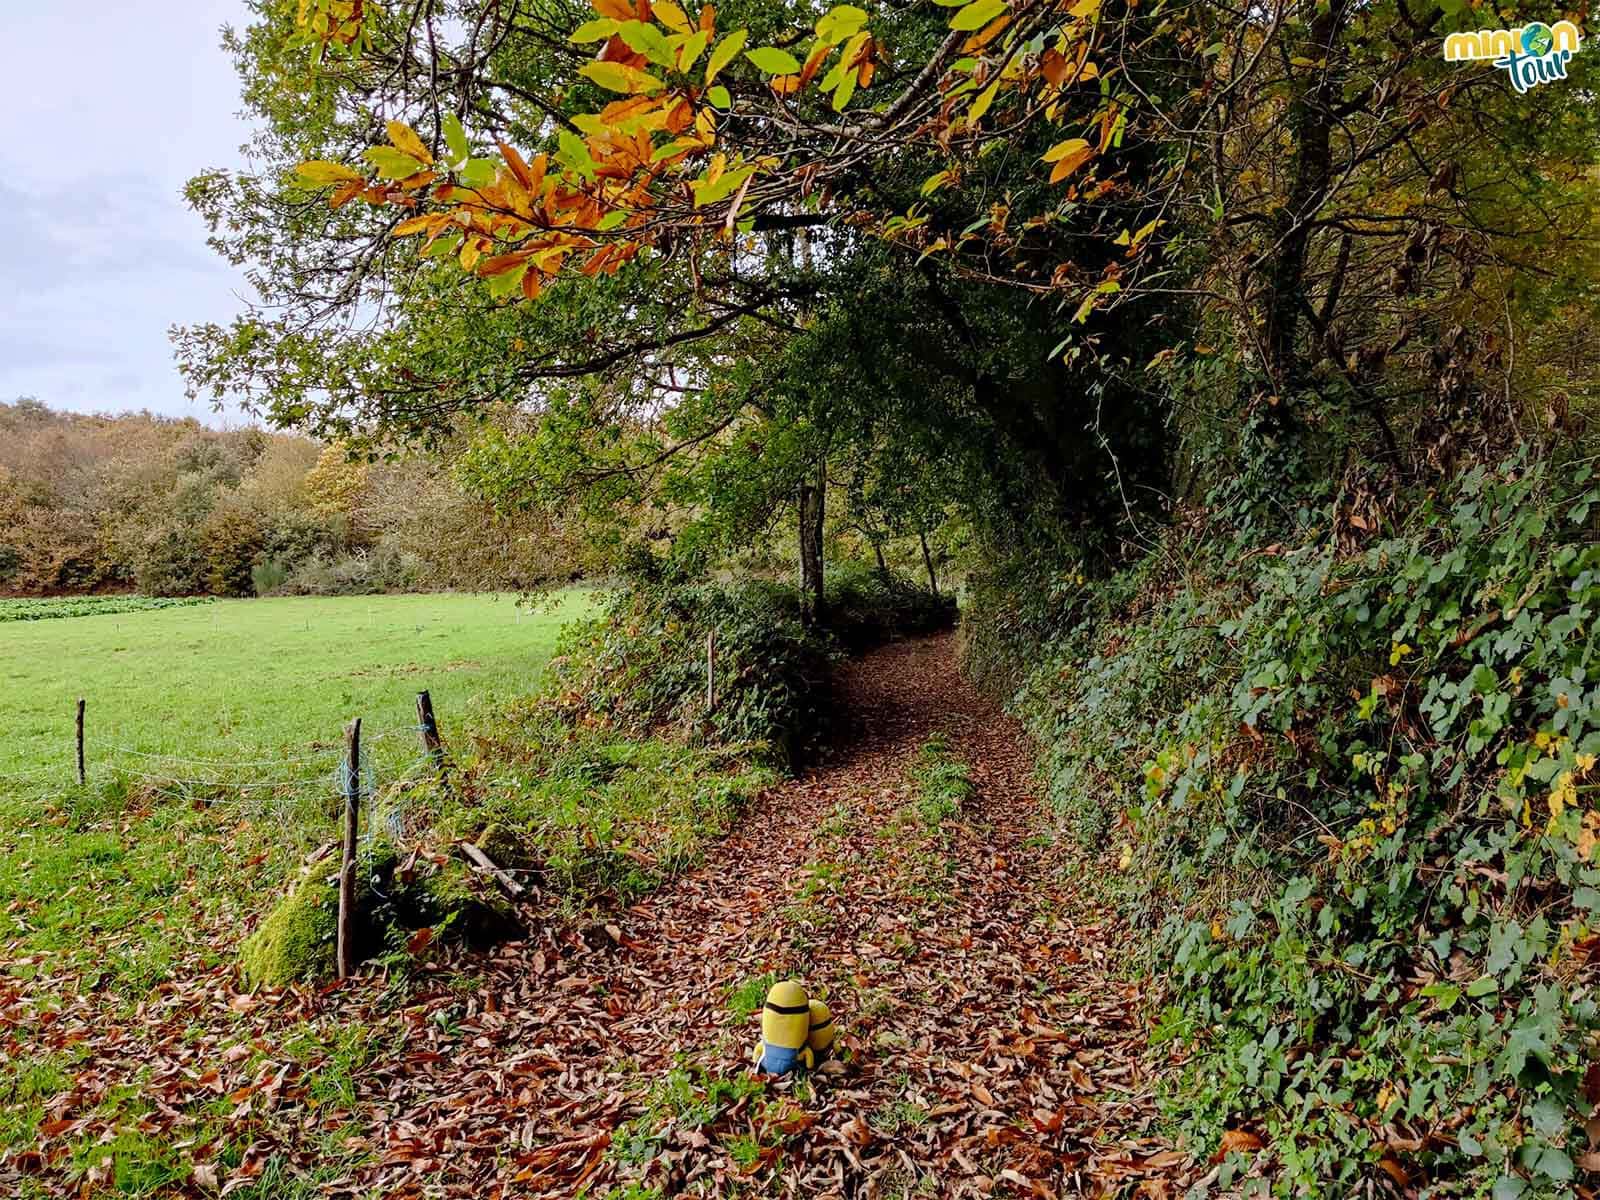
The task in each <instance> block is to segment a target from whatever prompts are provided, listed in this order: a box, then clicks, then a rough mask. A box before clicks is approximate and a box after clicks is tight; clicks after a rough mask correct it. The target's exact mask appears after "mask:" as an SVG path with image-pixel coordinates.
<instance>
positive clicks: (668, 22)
mask: <svg viewBox="0 0 1600 1200" xmlns="http://www.w3.org/2000/svg"><path fill="white" fill-rule="evenodd" d="M650 11H651V12H653V13H654V14H655V18H656V20H658V21H660V22H661V23H662V24H663V25H665V26H666V27H667V28H668V29H670V30H672V32H673V33H688V32H689V15H688V14H687V13H686V12H684V11H683V9H681V8H679V7H678V6H677V5H676V4H674V3H673V2H672V0H655V3H653V4H652V5H651V6H650Z"/></svg>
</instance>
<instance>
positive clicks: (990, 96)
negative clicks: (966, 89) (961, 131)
mask: <svg viewBox="0 0 1600 1200" xmlns="http://www.w3.org/2000/svg"><path fill="white" fill-rule="evenodd" d="M999 92H1000V81H999V80H998V79H996V80H995V81H994V82H993V83H991V84H990V85H989V86H988V87H986V88H984V89H983V91H981V92H979V93H978V98H977V99H976V100H974V101H973V102H972V107H971V108H970V109H969V110H968V111H967V128H968V129H971V128H972V127H973V126H974V125H976V124H977V123H978V122H979V121H980V120H982V119H983V114H984V113H986V112H988V111H989V106H990V105H991V104H993V103H994V98H995V96H996V95H998V94H999Z"/></svg>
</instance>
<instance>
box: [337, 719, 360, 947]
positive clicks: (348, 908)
mask: <svg viewBox="0 0 1600 1200" xmlns="http://www.w3.org/2000/svg"><path fill="white" fill-rule="evenodd" d="M343 783H344V857H343V859H341V860H340V865H339V925H338V944H337V947H336V950H337V959H338V968H339V978H340V979H347V978H349V976H350V974H351V972H352V971H353V970H354V968H355V962H354V960H353V956H354V953H355V947H354V945H352V938H351V931H352V929H353V927H354V925H355V916H356V913H355V908H356V834H357V831H358V830H359V829H360V827H361V718H360V717H357V718H356V719H355V720H354V721H351V722H350V724H349V725H348V726H346V728H345V731H344V779H343Z"/></svg>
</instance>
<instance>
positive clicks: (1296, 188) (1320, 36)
mask: <svg viewBox="0 0 1600 1200" xmlns="http://www.w3.org/2000/svg"><path fill="white" fill-rule="evenodd" d="M1349 7H1350V5H1349V0H1332V2H1331V3H1330V4H1329V5H1328V6H1327V8H1325V9H1318V10H1317V12H1316V15H1315V16H1314V17H1313V18H1312V20H1311V24H1310V28H1309V29H1308V31H1307V36H1306V50H1305V53H1306V55H1307V56H1309V57H1310V58H1312V59H1320V60H1321V63H1322V65H1320V66H1317V67H1314V68H1312V69H1311V70H1310V71H1308V73H1307V74H1306V76H1305V77H1304V78H1303V79H1301V80H1297V81H1296V83H1297V84H1298V85H1299V90H1298V91H1297V92H1296V93H1295V94H1294V96H1293V97H1292V99H1291V100H1290V103H1289V113H1288V124H1289V130H1290V134H1291V136H1292V137H1293V139H1294V149H1293V152H1292V154H1293V157H1292V159H1291V162H1292V166H1291V170H1292V172H1293V178H1292V182H1291V183H1290V187H1289V197H1288V203H1287V204H1286V205H1284V207H1283V208H1282V209H1280V210H1279V212H1278V222H1277V228H1276V230H1275V232H1276V235H1277V237H1276V245H1275V252H1274V253H1273V255H1272V257H1271V259H1270V260H1269V262H1268V286H1267V290H1266V292H1265V293H1264V295H1263V304H1264V311H1263V313H1262V315H1263V317H1264V318H1265V322H1266V329H1265V342H1266V355H1267V361H1266V363H1265V364H1264V365H1265V367H1266V370H1267V374H1268V375H1269V376H1271V378H1272V382H1273V383H1274V385H1276V386H1277V387H1278V388H1279V389H1281V390H1287V389H1289V388H1292V387H1293V386H1294V385H1295V384H1296V383H1297V382H1298V381H1299V377H1300V374H1301V371H1300V366H1301V363H1300V360H1299V357H1298V355H1297V353H1296V346H1295V338H1296V334H1297V333H1298V331H1299V328H1300V314H1301V309H1302V306H1303V305H1305V303H1306V297H1305V290H1304V289H1305V272H1306V259H1307V255H1308V252H1309V249H1310V244H1311V225H1310V222H1311V221H1312V219H1313V218H1315V216H1316V214H1317V209H1318V208H1319V207H1320V206H1321V205H1322V203H1323V202H1324V201H1325V200H1326V199H1327V192H1328V185H1329V183H1330V181H1331V180H1332V177H1333V150H1332V135H1333V128H1334V121H1335V117H1334V111H1333V106H1334V104H1335V103H1336V102H1337V101H1338V99H1339V96H1340V94H1341V90H1342V88H1343V84H1344V78H1345V74H1346V71H1345V67H1344V64H1343V63H1342V62H1340V61H1339V46H1338V39H1339V35H1340V32H1341V31H1342V29H1343V27H1344V22H1345V18H1346V16H1347V14H1348V12H1349ZM1287 401H1288V397H1287V396H1285V397H1284V404H1286V403H1287ZM1284 404H1280V406H1279V407H1280V409H1281V408H1283V407H1284Z"/></svg>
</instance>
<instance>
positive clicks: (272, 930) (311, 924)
mask: <svg viewBox="0 0 1600 1200" xmlns="http://www.w3.org/2000/svg"><path fill="white" fill-rule="evenodd" d="M329 876H330V872H329V871H327V870H325V869H318V870H317V871H314V872H313V873H312V874H310V875H307V876H305V877H304V878H303V879H301V880H300V881H299V882H298V883H296V884H295V885H294V887H292V888H291V889H290V890H289V894H288V895H287V896H285V897H284V898H283V899H282V900H281V901H279V902H278V906H277V907H276V908H274V909H273V910H272V911H271V912H270V913H268V914H267V916H266V919H265V920H263V921H262V922H261V924H260V926H258V927H257V929H256V931H255V932H254V933H253V934H251V935H250V936H249V937H248V938H247V939H245V943H244V945H243V946H242V947H241V948H240V952H239V964H240V966H241V967H243V968H244V975H245V979H246V980H247V981H248V982H249V983H250V984H251V985H252V986H257V987H282V986H283V985H284V984H288V983H294V982H295V981H297V980H302V979H316V978H319V977H321V976H324V975H330V974H332V973H333V970H334V965H335V964H334V939H335V936H336V933H337V925H338V919H339V889H338V887H337V886H336V884H335V883H334V882H332V881H331V880H330V878H329Z"/></svg>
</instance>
